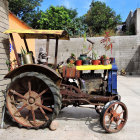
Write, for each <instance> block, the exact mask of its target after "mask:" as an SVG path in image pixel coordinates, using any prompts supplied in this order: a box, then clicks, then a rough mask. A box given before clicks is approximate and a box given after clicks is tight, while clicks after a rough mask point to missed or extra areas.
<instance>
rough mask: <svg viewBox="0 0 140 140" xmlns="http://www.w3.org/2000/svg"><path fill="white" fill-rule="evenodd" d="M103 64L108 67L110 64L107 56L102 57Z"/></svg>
mask: <svg viewBox="0 0 140 140" xmlns="http://www.w3.org/2000/svg"><path fill="white" fill-rule="evenodd" d="M100 60H101V62H102V64H103V65H108V64H110V60H109V57H107V56H106V55H102V56H101V58H100Z"/></svg>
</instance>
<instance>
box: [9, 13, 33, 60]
mask: <svg viewBox="0 0 140 140" xmlns="http://www.w3.org/2000/svg"><path fill="white" fill-rule="evenodd" d="M9 29H32V28H31V27H30V26H28V25H27V24H26V23H25V22H23V21H22V20H20V19H19V18H18V17H16V16H15V15H14V14H13V13H11V12H9ZM13 37H14V41H15V45H16V49H17V53H19V54H21V47H23V48H24V49H25V50H26V48H25V44H24V41H23V39H21V38H20V36H19V35H18V34H17V33H14V34H13ZM10 42H11V41H10ZM27 44H28V47H29V50H30V51H33V54H34V57H35V39H27ZM14 59H15V54H14V50H12V51H11V53H10V60H11V61H13V60H14Z"/></svg>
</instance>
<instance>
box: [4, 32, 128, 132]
mask: <svg viewBox="0 0 140 140" xmlns="http://www.w3.org/2000/svg"><path fill="white" fill-rule="evenodd" d="M5 33H7V34H9V35H10V39H11V43H12V46H13V49H14V52H15V58H16V62H17V68H15V69H13V70H11V71H10V72H9V73H8V74H7V75H6V76H5V78H10V79H11V83H10V84H9V85H8V86H7V91H6V106H7V111H8V114H9V115H10V116H11V118H12V120H13V121H15V122H16V123H17V124H18V125H19V126H22V127H26V128H35V129H38V128H43V127H47V126H49V125H50V124H51V122H52V121H53V120H54V119H55V118H56V117H57V115H58V114H59V111H60V110H61V109H62V108H64V107H67V106H69V105H73V106H75V107H76V106H82V105H93V106H94V107H95V110H96V112H97V113H99V114H100V123H101V126H102V127H103V129H105V131H106V132H109V133H113V132H118V131H120V130H121V129H122V128H123V127H124V125H125V124H126V121H127V115H128V113H127V108H126V106H125V104H124V103H122V102H121V101H120V95H119V94H118V92H117V66H116V64H115V63H113V64H109V65H81V66H71V67H69V66H67V65H63V66H62V65H60V64H57V53H58V40H69V35H68V33H67V32H66V31H63V30H7V31H5ZM14 33H17V34H19V36H20V37H21V38H22V39H23V40H24V43H25V47H26V54H25V53H24V54H23V58H24V57H25V55H28V56H27V58H25V61H24V64H21V60H20V59H19V56H18V54H17V51H16V45H15V42H14V38H13V34H14ZM31 38H34V39H46V40H47V41H46V42H47V43H46V56H48V52H49V40H50V39H56V46H55V60H54V64H52V65H50V64H49V63H48V61H46V62H45V61H43V62H42V63H41V64H35V62H33V60H32V58H33V56H32V57H30V56H31V54H32V53H30V51H29V47H28V44H27V41H26V39H31ZM22 51H23V50H22ZM24 52H25V50H24ZM26 60H27V61H26ZM50 66H51V67H50ZM96 70H102V71H103V73H98V72H96Z"/></svg>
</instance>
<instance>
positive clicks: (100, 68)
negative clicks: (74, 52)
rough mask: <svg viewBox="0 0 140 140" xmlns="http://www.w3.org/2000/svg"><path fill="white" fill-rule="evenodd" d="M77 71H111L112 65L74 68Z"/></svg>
mask: <svg viewBox="0 0 140 140" xmlns="http://www.w3.org/2000/svg"><path fill="white" fill-rule="evenodd" d="M76 69H77V70H108V69H112V65H111V64H110V65H82V66H76Z"/></svg>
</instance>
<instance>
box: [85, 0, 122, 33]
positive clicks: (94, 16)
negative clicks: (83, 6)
mask: <svg viewBox="0 0 140 140" xmlns="http://www.w3.org/2000/svg"><path fill="white" fill-rule="evenodd" d="M120 21H121V17H120V15H116V13H115V11H113V10H112V9H111V8H110V7H109V6H106V4H105V3H104V2H100V1H96V2H95V1H94V0H93V1H92V3H91V5H90V9H89V10H88V12H87V14H86V15H85V22H86V24H87V25H88V31H89V33H90V35H94V34H97V33H99V34H101V33H102V32H103V31H104V30H107V29H114V28H115V27H116V25H117V24H118V23H120Z"/></svg>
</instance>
